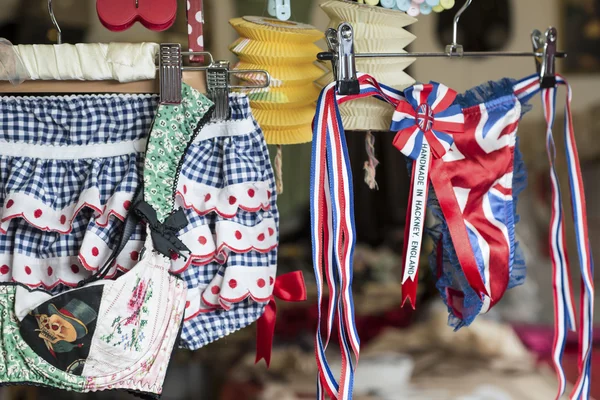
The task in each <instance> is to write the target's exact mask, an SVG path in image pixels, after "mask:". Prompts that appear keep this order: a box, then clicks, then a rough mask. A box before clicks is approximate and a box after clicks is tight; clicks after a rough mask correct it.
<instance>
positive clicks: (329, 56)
mask: <svg viewBox="0 0 600 400" xmlns="http://www.w3.org/2000/svg"><path fill="white" fill-rule="evenodd" d="M543 56H544V53H534V52H527V51H521V52H519V51H465V52H463V53H460V54H455V53H442V52H420V53H355V54H354V57H355V58H461V57H479V58H485V57H543ZM333 57H334V55H333V53H331V52H323V53H319V54H318V55H317V58H318V59H319V60H320V61H331V60H333ZM566 57H567V53H556V58H566Z"/></svg>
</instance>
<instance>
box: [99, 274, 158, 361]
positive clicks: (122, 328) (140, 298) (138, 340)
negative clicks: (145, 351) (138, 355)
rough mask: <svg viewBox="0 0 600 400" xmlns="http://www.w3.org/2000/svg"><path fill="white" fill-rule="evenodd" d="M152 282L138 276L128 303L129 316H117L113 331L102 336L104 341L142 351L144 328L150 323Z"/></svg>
mask: <svg viewBox="0 0 600 400" xmlns="http://www.w3.org/2000/svg"><path fill="white" fill-rule="evenodd" d="M152 295H153V290H152V282H150V281H146V280H142V278H141V277H138V278H137V283H136V284H135V289H134V290H133V293H132V294H131V299H130V300H129V304H128V305H127V312H128V315H127V316H119V317H116V318H115V319H114V320H113V322H112V325H111V328H112V332H111V333H110V334H108V335H103V336H101V337H100V339H101V340H103V341H104V342H106V343H108V344H110V345H112V346H114V347H119V348H122V349H123V350H135V351H142V343H143V341H144V338H145V336H146V335H145V334H144V328H146V326H147V325H148V314H149V312H150V310H149V309H148V302H149V301H150V299H151V298H152Z"/></svg>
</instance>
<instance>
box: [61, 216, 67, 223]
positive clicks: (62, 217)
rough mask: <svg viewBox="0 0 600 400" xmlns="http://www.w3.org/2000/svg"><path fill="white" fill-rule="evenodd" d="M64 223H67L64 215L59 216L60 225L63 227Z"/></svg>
mask: <svg viewBox="0 0 600 400" xmlns="http://www.w3.org/2000/svg"><path fill="white" fill-rule="evenodd" d="M65 222H67V216H66V215H61V216H60V224H61V225H64V224H65Z"/></svg>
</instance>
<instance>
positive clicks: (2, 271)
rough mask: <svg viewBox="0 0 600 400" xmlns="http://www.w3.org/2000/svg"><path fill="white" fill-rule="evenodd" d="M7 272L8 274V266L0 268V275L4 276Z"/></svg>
mask: <svg viewBox="0 0 600 400" xmlns="http://www.w3.org/2000/svg"><path fill="white" fill-rule="evenodd" d="M9 272H10V268H9V267H8V265H3V266H2V267H0V274H2V275H6V274H8V273H9Z"/></svg>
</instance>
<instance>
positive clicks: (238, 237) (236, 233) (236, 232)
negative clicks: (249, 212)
mask: <svg viewBox="0 0 600 400" xmlns="http://www.w3.org/2000/svg"><path fill="white" fill-rule="evenodd" d="M235 238H236V239H237V240H242V232H240V231H235Z"/></svg>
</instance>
